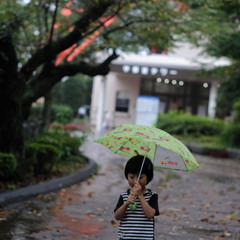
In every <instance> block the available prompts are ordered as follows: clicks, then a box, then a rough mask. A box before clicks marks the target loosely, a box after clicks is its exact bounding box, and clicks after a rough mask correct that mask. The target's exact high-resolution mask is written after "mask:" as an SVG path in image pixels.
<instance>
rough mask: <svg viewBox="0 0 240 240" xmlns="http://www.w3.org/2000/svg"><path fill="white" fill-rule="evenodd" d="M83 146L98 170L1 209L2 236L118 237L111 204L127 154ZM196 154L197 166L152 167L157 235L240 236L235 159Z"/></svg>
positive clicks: (166, 239) (188, 239)
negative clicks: (55, 190)
mask: <svg viewBox="0 0 240 240" xmlns="http://www.w3.org/2000/svg"><path fill="white" fill-rule="evenodd" d="M82 149H83V152H84V153H85V155H87V156H88V157H90V158H92V159H93V160H95V161H96V162H97V163H98V164H99V166H100V167H99V171H98V174H97V175H96V176H93V177H92V178H90V179H88V180H86V181H84V182H82V183H80V184H77V185H73V186H72V187H70V188H66V189H63V190H62V191H60V192H58V193H51V194H46V195H40V196H38V197H37V198H35V199H33V200H31V201H27V202H25V203H19V204H13V205H10V206H8V207H7V208H5V209H2V210H1V211H2V212H1V215H0V220H1V221H0V236H1V237H0V239H1V240H10V239H11V240H25V239H26V240H29V239H30V240H43V239H49V240H71V239H83V240H84V239H86V240H93V239H101V240H113V239H116V235H117V234H116V233H117V221H116V220H114V218H113V209H114V207H115V204H116V201H117V200H118V197H119V194H120V192H121V191H122V190H123V189H124V188H126V187H127V181H126V179H125V178H124V174H123V169H124V165H125V163H126V160H127V159H126V158H124V157H121V156H118V155H114V154H113V153H112V152H110V151H109V150H108V149H106V148H105V147H103V146H101V145H100V144H97V143H92V142H91V141H90V142H89V143H86V144H85V145H84V146H83V147H82ZM195 157H196V158H197V160H198V162H199V163H200V165H201V167H202V168H201V169H200V170H199V169H196V170H193V171H191V172H190V173H185V172H178V171H170V170H161V171H155V176H154V180H153V182H152V183H151V184H150V185H149V187H151V188H152V189H153V190H155V191H157V192H158V193H159V208H160V211H161V215H160V216H159V217H157V218H156V239H159V240H160V239H161V240H205V239H213V240H218V239H229V240H233V239H235V240H236V239H238V240H239V239H240V176H239V172H240V162H239V160H230V159H214V158H211V157H206V156H200V155H195Z"/></svg>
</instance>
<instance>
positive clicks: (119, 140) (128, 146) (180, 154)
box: [95, 124, 200, 171]
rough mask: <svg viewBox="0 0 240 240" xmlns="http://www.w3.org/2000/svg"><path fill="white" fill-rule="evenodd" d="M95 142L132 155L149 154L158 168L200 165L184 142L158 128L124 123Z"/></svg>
mask: <svg viewBox="0 0 240 240" xmlns="http://www.w3.org/2000/svg"><path fill="white" fill-rule="evenodd" d="M95 142H97V143H101V144H103V145H104V146H106V147H107V148H109V149H110V150H111V151H113V152H114V153H117V154H120V155H123V156H126V157H129V158H131V157H133V156H136V155H143V156H146V157H148V158H149V159H150V160H152V161H153V163H154V166H155V167H160V168H168V169H175V170H182V171H189V170H191V169H193V168H199V167H200V166H199V164H198V163H197V161H196V159H195V158H194V157H193V155H192V153H191V152H190V151H189V149H188V148H187V147H186V146H185V145H184V144H183V143H182V142H181V141H179V140H178V139H176V138H175V137H173V136H171V135H170V134H169V133H167V132H165V131H163V130H161V129H159V128H156V127H148V126H141V125H134V124H123V125H120V126H118V127H117V128H115V129H114V130H112V131H110V132H108V133H106V134H104V135H103V136H102V137H100V138H99V139H97V140H95Z"/></svg>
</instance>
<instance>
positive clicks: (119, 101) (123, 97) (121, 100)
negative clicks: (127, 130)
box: [115, 91, 129, 112]
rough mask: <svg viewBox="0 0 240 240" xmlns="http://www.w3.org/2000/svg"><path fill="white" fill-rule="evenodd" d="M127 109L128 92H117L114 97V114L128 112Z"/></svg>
mask: <svg viewBox="0 0 240 240" xmlns="http://www.w3.org/2000/svg"><path fill="white" fill-rule="evenodd" d="M128 108H129V92H128V91H118V92H117V97H116V107H115V111H116V112H128Z"/></svg>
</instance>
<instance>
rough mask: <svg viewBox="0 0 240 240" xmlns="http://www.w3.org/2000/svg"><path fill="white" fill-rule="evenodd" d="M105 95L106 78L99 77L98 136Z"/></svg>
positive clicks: (101, 126)
mask: <svg viewBox="0 0 240 240" xmlns="http://www.w3.org/2000/svg"><path fill="white" fill-rule="evenodd" d="M105 94H106V76H101V84H100V87H99V97H98V107H97V122H96V135H97V136H100V135H101V131H102V128H103V116H104V103H105Z"/></svg>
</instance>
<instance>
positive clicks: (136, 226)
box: [116, 189, 159, 240]
mask: <svg viewBox="0 0 240 240" xmlns="http://www.w3.org/2000/svg"><path fill="white" fill-rule="evenodd" d="M128 195H129V190H128V191H125V192H123V193H122V194H121V195H120V198H122V201H120V202H122V203H123V202H125V201H127V199H128ZM154 195H155V199H156V201H157V196H156V195H157V194H156V193H154V192H152V191H151V190H150V189H148V191H147V192H146V193H145V194H144V197H145V199H146V201H147V202H149V201H150V199H151V198H152V197H153V196H154ZM136 202H137V204H138V205H137V209H136V210H134V211H132V210H130V208H129V207H128V208H127V210H126V212H125V214H124V216H123V218H122V219H121V220H120V222H119V228H118V237H119V239H135V240H141V239H142V240H143V239H144V240H145V239H146V240H153V239H154V218H152V219H148V218H147V217H146V216H145V214H144V212H143V209H142V207H141V204H140V201H139V199H138V198H137V199H136ZM154 205H157V202H156V204H154ZM118 207H120V206H117V208H118ZM117 208H116V209H117ZM154 208H155V206H154ZM156 208H157V209H156V215H158V214H159V213H158V212H159V211H158V206H157V207H156Z"/></svg>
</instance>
